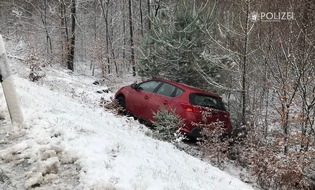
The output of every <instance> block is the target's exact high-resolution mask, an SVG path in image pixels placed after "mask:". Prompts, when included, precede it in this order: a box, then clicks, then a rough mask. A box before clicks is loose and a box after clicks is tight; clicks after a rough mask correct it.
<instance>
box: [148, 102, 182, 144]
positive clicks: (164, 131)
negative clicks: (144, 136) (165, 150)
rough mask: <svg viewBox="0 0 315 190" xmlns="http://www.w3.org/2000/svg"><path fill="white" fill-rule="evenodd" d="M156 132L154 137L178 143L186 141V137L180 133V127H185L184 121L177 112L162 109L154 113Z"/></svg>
mask: <svg viewBox="0 0 315 190" xmlns="http://www.w3.org/2000/svg"><path fill="white" fill-rule="evenodd" d="M153 118H154V119H156V121H154V122H153V126H154V131H153V137H155V138H157V139H160V140H166V141H170V142H178V141H181V140H183V139H184V135H183V134H181V133H180V127H182V126H183V125H184V121H183V119H182V118H181V117H180V116H179V115H178V114H176V113H175V110H167V109H166V108H164V107H162V108H160V109H159V110H158V111H157V112H156V113H153Z"/></svg>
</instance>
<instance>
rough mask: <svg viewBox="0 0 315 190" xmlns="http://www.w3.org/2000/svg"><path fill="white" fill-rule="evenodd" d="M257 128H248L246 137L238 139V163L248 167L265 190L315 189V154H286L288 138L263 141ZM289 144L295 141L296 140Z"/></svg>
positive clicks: (291, 152) (303, 152) (235, 143)
mask: <svg viewBox="0 0 315 190" xmlns="http://www.w3.org/2000/svg"><path fill="white" fill-rule="evenodd" d="M262 134H263V132H262V131H260V130H259V129H257V128H248V129H247V135H246V138H243V137H242V140H238V139H237V138H236V139H234V144H233V147H231V148H233V151H234V152H235V153H236V154H237V161H238V163H240V164H242V165H243V166H245V167H247V168H248V170H249V172H250V173H251V174H252V176H254V177H255V179H256V182H257V183H258V184H259V185H260V186H261V187H262V188H264V189H314V186H313V184H312V178H313V177H314V176H311V175H312V173H310V172H309V171H310V169H312V168H310V164H311V163H314V158H315V157H314V156H315V152H314V151H313V150H309V151H299V150H293V149H291V150H290V151H289V152H287V153H284V151H283V143H284V140H283V139H284V136H283V135H281V134H273V136H272V137H268V138H263V135H262ZM288 140H289V141H291V142H292V141H294V139H293V138H292V137H289V138H288ZM312 186H313V187H312Z"/></svg>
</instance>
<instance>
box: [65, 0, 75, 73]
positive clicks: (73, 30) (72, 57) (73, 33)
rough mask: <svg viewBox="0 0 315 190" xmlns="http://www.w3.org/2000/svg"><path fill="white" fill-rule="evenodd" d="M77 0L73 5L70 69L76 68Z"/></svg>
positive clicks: (73, 0) (73, 1)
mask: <svg viewBox="0 0 315 190" xmlns="http://www.w3.org/2000/svg"><path fill="white" fill-rule="evenodd" d="M75 22H76V0H72V5H71V39H70V49H69V55H68V59H67V61H68V63H67V65H68V69H70V70H71V71H73V70H74V64H73V62H74V46H75V25H76V23H75Z"/></svg>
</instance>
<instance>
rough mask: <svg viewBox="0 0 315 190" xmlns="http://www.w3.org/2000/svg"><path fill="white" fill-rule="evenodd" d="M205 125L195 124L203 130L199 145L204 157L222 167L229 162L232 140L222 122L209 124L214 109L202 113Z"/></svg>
mask: <svg viewBox="0 0 315 190" xmlns="http://www.w3.org/2000/svg"><path fill="white" fill-rule="evenodd" d="M202 115H203V123H194V124H193V125H195V126H196V127H200V128H202V131H201V135H202V137H201V138H200V141H199V142H198V144H199V145H200V148H201V150H202V153H203V154H204V156H206V157H207V158H208V159H210V160H211V162H212V163H214V164H216V165H217V166H219V167H222V166H223V165H222V163H224V161H226V160H227V158H228V154H229V144H230V140H231V139H230V138H228V137H229V136H228V135H227V134H226V130H225V129H224V123H223V122H221V121H217V122H211V123H209V122H207V120H208V117H212V109H207V110H204V111H203V112H202Z"/></svg>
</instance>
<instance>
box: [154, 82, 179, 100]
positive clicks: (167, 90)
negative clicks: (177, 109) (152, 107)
mask: <svg viewBox="0 0 315 190" xmlns="http://www.w3.org/2000/svg"><path fill="white" fill-rule="evenodd" d="M175 89H176V86H173V85H171V84H168V83H163V84H162V86H161V87H160V88H159V89H158V91H157V92H156V93H157V94H161V95H164V96H169V97H172V94H173V93H174V91H175Z"/></svg>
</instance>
